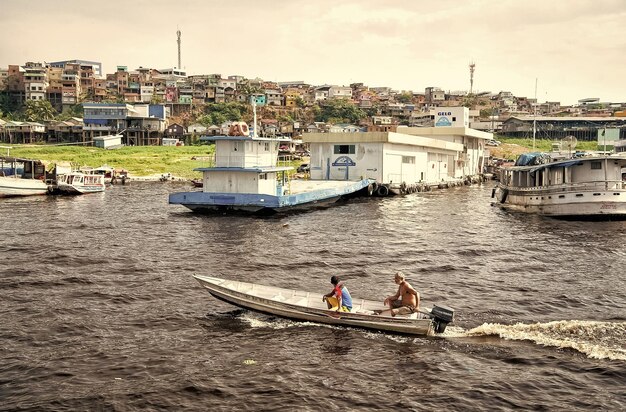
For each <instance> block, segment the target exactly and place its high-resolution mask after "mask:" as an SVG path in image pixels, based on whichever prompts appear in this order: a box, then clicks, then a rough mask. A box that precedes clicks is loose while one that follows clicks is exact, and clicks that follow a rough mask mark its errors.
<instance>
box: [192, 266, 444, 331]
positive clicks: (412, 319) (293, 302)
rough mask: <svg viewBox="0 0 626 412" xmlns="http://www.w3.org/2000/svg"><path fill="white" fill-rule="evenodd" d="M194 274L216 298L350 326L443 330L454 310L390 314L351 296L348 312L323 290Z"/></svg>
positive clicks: (379, 304)
mask: <svg viewBox="0 0 626 412" xmlns="http://www.w3.org/2000/svg"><path fill="white" fill-rule="evenodd" d="M194 278H195V279H196V280H197V281H198V282H200V284H201V285H202V286H203V287H204V288H206V289H207V290H208V291H209V293H210V294H211V295H213V296H214V297H216V298H217V299H220V300H223V301H225V302H228V303H230V304H232V305H235V306H239V307H241V308H245V309H250V310H254V311H257V312H262V313H267V314H270V315H275V316H280V317H284V318H289V319H295V320H301V321H309V322H318V323H325V324H330V325H341V326H352V327H358V328H366V329H373V330H377V331H383V332H394V333H401V334H407V335H432V334H434V333H443V332H444V331H445V328H446V326H447V324H448V323H449V322H452V321H453V320H454V310H452V309H450V308H447V307H445V306H433V309H431V310H430V311H420V312H419V313H415V314H411V315H398V316H395V317H392V316H390V315H389V312H386V314H381V315H377V314H375V313H374V311H376V310H383V309H388V308H385V307H384V306H383V304H382V302H379V301H373V300H365V299H354V298H353V299H352V305H353V306H352V311H351V312H336V311H334V310H330V309H328V308H327V306H326V302H323V301H322V296H323V294H322V293H314V292H305V291H299V290H292V289H284V288H279V287H274V286H266V285H260V284H256V283H247V282H239V281H236V280H227V279H220V278H215V277H210V276H200V275H194Z"/></svg>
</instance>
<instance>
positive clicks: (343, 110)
mask: <svg viewBox="0 0 626 412" xmlns="http://www.w3.org/2000/svg"><path fill="white" fill-rule="evenodd" d="M366 116H367V114H366V113H365V112H364V111H363V110H361V109H359V108H358V107H356V106H355V105H354V104H353V103H352V102H350V101H349V100H347V99H330V100H326V101H325V102H324V104H323V105H322V106H321V107H320V113H319V116H316V118H317V120H318V121H321V122H329V121H330V119H332V120H333V121H334V122H337V123H358V122H359V120H361V119H363V118H364V117H366Z"/></svg>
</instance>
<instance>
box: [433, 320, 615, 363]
mask: <svg viewBox="0 0 626 412" xmlns="http://www.w3.org/2000/svg"><path fill="white" fill-rule="evenodd" d="M444 335H445V336H446V337H471V336H499V337H500V338H503V339H507V340H530V341H533V342H535V343H537V344H539V345H545V346H554V347H557V348H570V349H575V350H577V351H578V352H581V353H583V354H585V355H587V357H589V358H594V359H610V360H626V347H624V344H625V342H626V322H598V321H583V320H561V321H553V322H548V323H533V324H524V323H517V324H515V325H501V324H498V323H484V324H482V325H480V326H478V327H476V328H474V329H471V330H469V331H467V332H464V333H463V332H460V331H457V330H452V331H451V332H450V334H449V335H448V333H447V331H446V334H444Z"/></svg>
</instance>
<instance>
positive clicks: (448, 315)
mask: <svg viewBox="0 0 626 412" xmlns="http://www.w3.org/2000/svg"><path fill="white" fill-rule="evenodd" d="M430 317H431V318H432V319H433V323H434V326H435V328H434V329H435V333H443V332H445V330H446V326H448V323H450V322H453V321H454V309H452V308H450V307H448V306H443V305H439V306H438V305H433V308H432V310H431V311H430Z"/></svg>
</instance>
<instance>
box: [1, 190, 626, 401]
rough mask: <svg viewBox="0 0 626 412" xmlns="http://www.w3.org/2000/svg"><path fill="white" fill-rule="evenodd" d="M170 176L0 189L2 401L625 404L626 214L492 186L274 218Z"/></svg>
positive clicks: (359, 202) (366, 201) (370, 200)
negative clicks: (438, 324) (426, 316)
mask: <svg viewBox="0 0 626 412" xmlns="http://www.w3.org/2000/svg"><path fill="white" fill-rule="evenodd" d="M183 190H190V189H189V187H188V186H186V185H183V184H180V183H171V182H170V183H133V184H132V185H130V186H113V187H111V188H110V189H107V191H106V192H105V193H101V194H92V195H85V196H80V197H41V198H24V199H2V200H1V201H0V222H1V232H0V233H1V236H0V262H2V263H0V294H1V296H2V300H1V302H2V303H1V304H0V314H1V319H2V321H1V323H0V349H1V353H2V363H1V364H0V409H1V410H71V411H76V410H119V411H125V410H139V409H141V410H163V409H169V410H200V411H208V410H241V409H243V410H278V409H284V408H289V410H313V411H317V410H324V411H326V410H336V411H340V410H341V411H343V410H370V409H371V410H377V409H400V408H406V409H408V410H489V411H492V410H510V409H517V408H524V409H533V410H568V411H571V410H597V409H600V410H624V409H626V391H625V387H626V285H625V281H624V275H623V273H624V272H623V271H624V267H625V265H626V249H625V247H624V245H626V223H625V222H566V221H559V220H552V219H547V218H540V217H537V216H527V215H519V214H511V213H508V212H505V211H501V210H499V209H498V208H495V207H492V206H490V201H491V199H490V195H491V184H490V183H487V184H485V185H482V186H470V187H459V188H454V189H448V190H445V191H435V192H430V193H417V194H413V195H409V196H406V197H403V198H385V199H380V198H364V199H355V200H352V201H350V202H347V203H345V204H342V205H339V206H336V207H332V208H329V209H324V210H315V211H311V212H308V213H301V214H294V215H287V216H282V217H280V216H279V217H272V218H254V217H242V216H238V217H232V216H221V215H220V216H205V215H197V214H194V213H192V212H189V211H187V209H185V208H183V207H181V206H170V205H168V204H167V195H168V193H170V192H175V191H183ZM397 270H402V271H404V272H405V273H407V275H408V277H409V281H410V282H411V283H412V284H413V285H414V286H415V287H416V288H417V289H418V290H419V291H420V292H421V295H422V301H423V305H425V306H429V305H430V304H432V303H437V302H438V303H442V304H445V305H448V306H451V307H453V308H455V309H456V311H457V319H456V322H455V324H454V325H451V326H449V327H448V329H447V330H446V333H445V334H444V336H443V337H428V338H413V337H403V336H394V335H387V334H380V333H373V332H368V331H363V330H358V329H350V328H340V327H330V326H323V325H318V324H312V323H299V322H293V321H287V320H282V319H277V318H272V317H269V316H266V315H260V314H256V313H252V312H249V311H244V310H240V309H237V308H236V307H234V306H231V305H228V304H226V303H223V302H221V301H218V300H216V299H214V298H213V297H211V296H210V295H209V294H208V293H206V292H205V291H203V290H202V289H201V288H200V286H199V284H197V283H196V281H195V280H194V279H193V278H192V277H191V275H192V274H195V273H197V274H206V275H215V276H220V277H227V278H232V279H237V280H245V281H251V282H257V283H265V284H270V285H277V286H282V287H287V288H295V289H304V290H311V291H317V292H322V293H326V292H328V291H329V290H330V284H329V278H330V276H331V275H340V276H341V277H343V278H344V280H345V282H346V284H347V285H348V287H349V289H350V291H351V293H352V295H353V297H364V298H375V299H376V298H380V299H382V298H384V297H385V296H386V295H389V294H392V293H393V292H395V288H396V286H395V284H394V283H393V274H394V273H395V271H397Z"/></svg>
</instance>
